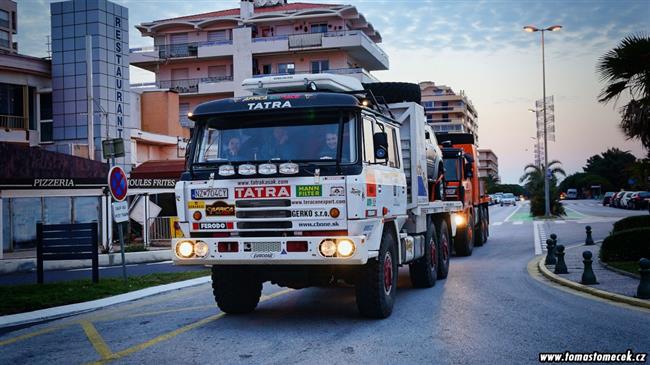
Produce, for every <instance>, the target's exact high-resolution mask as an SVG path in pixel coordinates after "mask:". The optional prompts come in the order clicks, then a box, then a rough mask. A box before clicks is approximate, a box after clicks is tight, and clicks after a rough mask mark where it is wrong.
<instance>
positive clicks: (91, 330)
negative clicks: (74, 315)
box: [79, 321, 113, 359]
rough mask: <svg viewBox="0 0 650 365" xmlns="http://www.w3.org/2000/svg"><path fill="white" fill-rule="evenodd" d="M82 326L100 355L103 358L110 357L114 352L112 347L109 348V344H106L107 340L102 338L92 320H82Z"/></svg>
mask: <svg viewBox="0 0 650 365" xmlns="http://www.w3.org/2000/svg"><path fill="white" fill-rule="evenodd" d="M79 324H81V327H82V328H83V330H84V332H85V333H86V337H88V340H89V341H90V343H91V344H92V345H93V347H94V348H95V351H97V353H98V354H99V356H101V357H102V359H108V358H110V357H111V355H113V352H112V351H111V349H110V348H108V345H107V344H106V341H104V339H103V338H102V335H100V334H99V332H97V329H96V328H95V326H94V325H93V324H92V322H90V321H81V323H79Z"/></svg>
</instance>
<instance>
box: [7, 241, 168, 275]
mask: <svg viewBox="0 0 650 365" xmlns="http://www.w3.org/2000/svg"><path fill="white" fill-rule="evenodd" d="M124 256H125V261H126V263H127V264H139V263H144V262H160V261H168V260H171V259H172V256H171V250H170V249H169V248H167V247H150V248H149V250H148V251H141V252H126V253H125V254H124ZM121 264H122V256H121V255H120V253H119V252H113V253H109V254H99V266H112V265H121ZM43 265H44V269H45V270H46V271H47V270H69V269H81V268H86V267H91V266H92V262H91V260H65V261H45V262H44V263H43ZM34 270H36V250H29V251H19V252H15V253H14V252H12V253H5V255H4V258H3V259H2V260H0V275H2V274H10V273H15V272H30V271H34Z"/></svg>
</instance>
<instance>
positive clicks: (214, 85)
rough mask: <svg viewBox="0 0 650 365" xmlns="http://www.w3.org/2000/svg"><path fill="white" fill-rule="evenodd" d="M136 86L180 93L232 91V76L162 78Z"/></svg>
mask: <svg viewBox="0 0 650 365" xmlns="http://www.w3.org/2000/svg"><path fill="white" fill-rule="evenodd" d="M133 86H134V87H155V88H158V89H169V90H173V91H176V92H178V93H179V94H214V93H225V92H232V91H233V89H234V85H233V82H232V76H218V77H204V78H199V79H185V80H160V81H157V82H155V83H145V84H142V85H133Z"/></svg>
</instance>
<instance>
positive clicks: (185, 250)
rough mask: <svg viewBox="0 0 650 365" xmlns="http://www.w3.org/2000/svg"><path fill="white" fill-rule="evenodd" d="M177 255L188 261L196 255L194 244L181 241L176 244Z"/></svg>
mask: <svg viewBox="0 0 650 365" xmlns="http://www.w3.org/2000/svg"><path fill="white" fill-rule="evenodd" d="M176 255H177V256H178V257H181V258H184V259H188V258H190V257H192V255H194V244H193V243H192V242H191V241H181V242H179V243H178V244H176Z"/></svg>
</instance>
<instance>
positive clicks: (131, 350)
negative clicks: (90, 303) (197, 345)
mask: <svg viewBox="0 0 650 365" xmlns="http://www.w3.org/2000/svg"><path fill="white" fill-rule="evenodd" d="M292 291H293V289H285V290H281V291H279V292H276V293H273V294H270V295H263V296H262V297H261V298H260V302H264V301H267V300H270V299H273V298H275V297H279V296H280V295H284V294H287V293H289V292H292ZM225 315H226V313H218V314H215V315H212V316H210V317H207V318H204V319H202V320H200V321H197V322H194V323H190V324H188V325H185V326H183V327H181V328H177V329H175V330H173V331H171V332H168V333H165V334H162V335H160V336H158V337H155V338H152V339H151V340H149V341H147V342H143V343H141V344H138V345H135V346H132V347H129V348H127V349H125V350H122V351H119V352H115V353H112V354H111V355H110V356H109V357H108V358H102V360H100V361H97V362H94V363H93V364H104V363H107V362H109V361H113V360H117V359H120V358H123V357H125V356H128V355H131V354H134V353H136V352H139V351H142V350H144V349H147V348H149V347H151V346H153V345H156V344H158V343H160V342H163V341H167V340H170V339H172V338H174V337H176V336H178V335H180V334H183V333H185V332H187V331H190V330H193V329H195V328H198V327H201V326H204V325H206V324H208V323H210V322H214V321H216V320H218V319H221V318H223V317H224V316H225Z"/></svg>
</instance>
